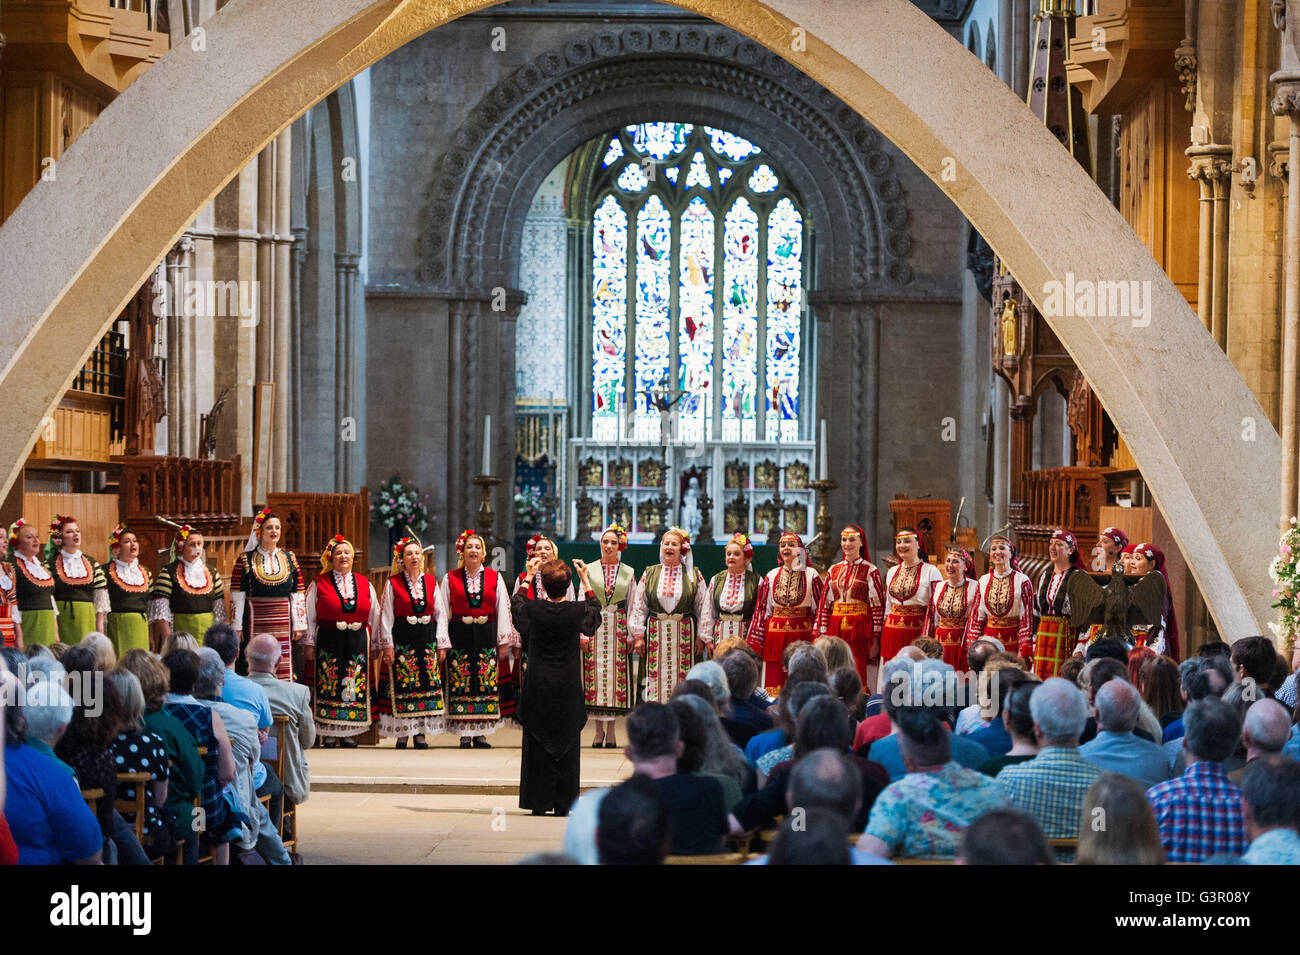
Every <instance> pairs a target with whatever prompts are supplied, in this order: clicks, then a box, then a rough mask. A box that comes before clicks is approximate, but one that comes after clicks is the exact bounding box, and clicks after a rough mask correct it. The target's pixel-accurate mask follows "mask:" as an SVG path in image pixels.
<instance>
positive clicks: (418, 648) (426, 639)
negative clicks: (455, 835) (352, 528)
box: [376, 537, 451, 749]
mask: <svg viewBox="0 0 1300 955" xmlns="http://www.w3.org/2000/svg"><path fill="white" fill-rule="evenodd" d="M425 571H426V567H425V559H424V549H423V548H422V547H421V546H420V542H419V541H418V540H416V539H415V538H414V537H403V538H402V539H401V540H399V541H398V542H397V544H396V546H395V547H394V548H393V573H392V576H391V577H389V578H388V582H387V583H386V584H384V599H383V603H382V606H381V609H380V624H379V626H380V632H381V633H382V634H383V643H384V644H385V645H388V646H391V647H392V650H391V652H392V654H393V662H392V663H391V664H390V665H389V667H388V680H387V681H386V682H385V681H382V680H381V681H380V684H379V693H378V705H377V707H376V709H377V710H378V711H379V735H380V736H395V737H397V748H398V749H406V740H407V737H410V736H413V737H414V745H415V748H416V749H428V748H429V742H428V740H426V739H425V734H426V733H429V734H436V733H441V732H442V731H443V729H444V728H445V724H446V719H445V716H446V712H447V709H446V705H445V702H444V699H443V695H442V664H443V663H444V662H445V661H446V659H447V650H448V649H450V647H451V644H450V643H446V644H442V643H439V642H438V617H439V607H438V578H437V577H436V576H435V575H433V574H429V573H426V572H425Z"/></svg>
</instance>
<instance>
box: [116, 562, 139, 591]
mask: <svg viewBox="0 0 1300 955" xmlns="http://www.w3.org/2000/svg"><path fill="white" fill-rule="evenodd" d="M113 563H114V565H116V567H117V576H118V577H119V578H121V580H122V583H124V584H130V585H131V586H132V587H140V586H143V585H144V571H143V570H141V569H140V561H139V560H133V561H131V562H130V563H129V564H127V563H123V562H122V561H120V560H118V559H117V558H116V557H114V558H113Z"/></svg>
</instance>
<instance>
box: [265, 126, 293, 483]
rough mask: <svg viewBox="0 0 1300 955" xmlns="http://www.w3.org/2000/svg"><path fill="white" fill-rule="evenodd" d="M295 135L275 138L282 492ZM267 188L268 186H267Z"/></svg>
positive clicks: (289, 383)
mask: <svg viewBox="0 0 1300 955" xmlns="http://www.w3.org/2000/svg"><path fill="white" fill-rule="evenodd" d="M291 135H292V134H291V133H290V131H289V130H288V129H285V130H283V131H282V132H281V133H280V135H279V136H277V137H276V138H275V143H274V149H275V180H274V182H275V189H274V195H275V206H274V210H275V221H274V230H275V231H274V232H273V233H272V238H271V241H272V243H273V248H274V258H273V269H274V273H273V274H274V282H275V288H274V296H275V345H274V351H275V368H274V373H275V379H274V380H275V425H274V437H273V444H272V452H271V460H272V466H271V487H272V488H274V489H276V490H279V491H288V490H291V485H290V482H289V422H290V419H292V417H293V407H294V388H293V377H292V375H291V374H290V369H291V368H292V367H293V366H292V362H291V356H292V353H293V352H295V351H297V349H298V345H297V340H296V339H295V338H294V337H293V334H292V328H291V316H290V303H291V302H292V287H291V272H290V246H291V244H292V243H293V234H292V233H291V232H290V229H289V209H290V204H291V201H290V200H291V189H290V184H291V182H292V178H293V177H292V170H291V158H292V155H293V151H292V148H291V147H290V145H289V143H290V137H291ZM263 188H265V186H263Z"/></svg>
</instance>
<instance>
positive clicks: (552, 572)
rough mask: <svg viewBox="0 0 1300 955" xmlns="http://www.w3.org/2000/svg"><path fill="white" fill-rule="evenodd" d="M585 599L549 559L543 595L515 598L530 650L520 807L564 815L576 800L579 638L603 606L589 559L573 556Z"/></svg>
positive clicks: (522, 704) (581, 709)
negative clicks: (575, 596) (571, 595)
mask: <svg viewBox="0 0 1300 955" xmlns="http://www.w3.org/2000/svg"><path fill="white" fill-rule="evenodd" d="M573 566H574V568H575V569H576V570H577V572H578V577H579V580H580V581H581V584H582V589H583V593H584V594H585V596H586V599H585V600H584V601H583V602H581V603H578V602H577V601H573V600H568V599H566V597H565V594H567V593H572V592H573V582H572V579H571V576H570V574H569V568H567V567H566V566H564V564H563V562H561V561H558V560H555V559H554V558H551V559H549V560H547V561H546V562H545V563H543V564H542V565H541V575H542V592H541V595H537V594H533V595H532V597H531V599H530V597H529V596H527V595H525V594H523V593H520V594H517V595H516V596H515V598H514V603H513V610H514V612H515V627H516V628H517V630H518V632H519V635H520V637H521V639H522V641H523V647H524V649H526V650H527V651H528V656H529V661H530V662H529V672H528V682H527V683H526V684H525V686H524V693H523V697H522V698H521V699H520V701H519V721H520V722H521V723H522V724H523V727H524V738H523V750H522V757H521V762H520V767H519V807H520V808H521V809H529V810H531V811H532V814H533V815H534V816H541V815H544V814H546V813H547V812H549V811H550V810H554V811H555V815H557V816H567V815H568V814H569V807H570V806H571V805H572V804H573V802H574V800H576V799H577V798H578V766H579V759H580V752H581V747H582V727H583V724H585V723H586V722H587V713H586V707H585V706H584V705H583V697H582V644H584V643H586V642H587V641H588V639H589V638H590V637H591V635H592V634H594V633H595V632H596V628H597V627H598V626H599V624H600V607H599V605H598V604H597V601H596V596H595V593H594V592H593V591H592V587H591V582H590V580H589V575H588V573H587V565H586V564H584V563H583V562H582V561H580V560H575V561H574V562H573Z"/></svg>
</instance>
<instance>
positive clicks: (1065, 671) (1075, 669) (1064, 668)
mask: <svg viewBox="0 0 1300 955" xmlns="http://www.w3.org/2000/svg"><path fill="white" fill-rule="evenodd" d="M1082 672H1083V659H1082V658H1081V657H1070V659H1068V660H1066V661H1065V662H1064V663H1062V664H1061V668H1060V670H1058V671H1057V676H1059V677H1060V678H1061V679H1062V680H1069V681H1070V682H1071V683H1073V684H1074V685H1075V686H1078V685H1079V674H1081V673H1082Z"/></svg>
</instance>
